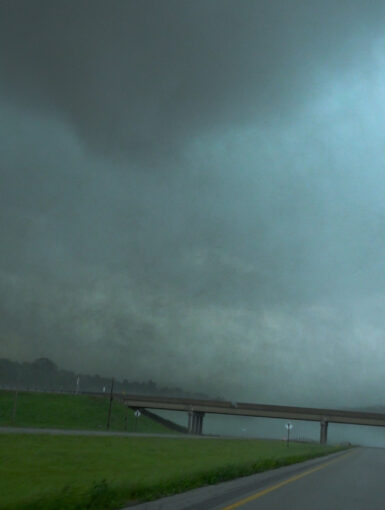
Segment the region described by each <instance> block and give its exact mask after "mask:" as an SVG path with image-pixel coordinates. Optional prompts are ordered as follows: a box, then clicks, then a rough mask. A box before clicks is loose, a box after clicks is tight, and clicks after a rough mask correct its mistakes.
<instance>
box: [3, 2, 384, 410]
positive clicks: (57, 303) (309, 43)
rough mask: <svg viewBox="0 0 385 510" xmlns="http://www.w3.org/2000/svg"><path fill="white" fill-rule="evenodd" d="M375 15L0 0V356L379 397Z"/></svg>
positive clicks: (235, 387) (340, 396) (279, 390)
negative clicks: (44, 358)
mask: <svg viewBox="0 0 385 510" xmlns="http://www.w3.org/2000/svg"><path fill="white" fill-rule="evenodd" d="M384 23H385V3H384V2H383V1H373V2H370V3H369V2H368V3H366V2H358V1H339V2H331V1H329V0H327V1H323V2H314V1H309V2H302V1H292V2H287V1H282V0H280V1H274V2H272V1H270V0H269V1H268V0H264V1H261V0H260V1H247V0H241V1H239V0H237V1H235V0H234V1H227V0H221V1H215V0H210V1H207V0H204V1H199V0H194V1H190V0H184V1H180V0H177V1H170V0H165V1H162V2H158V1H150V0H148V1H147V0H145V1H143V0H141V1H104V2H100V1H96V0H93V1H86V0H84V1H81V2H79V1H66V2H52V0H49V1H38V0H36V1H34V2H31V1H25V2H23V1H18V0H11V1H7V0H3V1H2V2H1V6H0V66H1V71H0V108H1V116H0V131H1V137H0V140H1V141H0V143H1V152H0V158H1V167H0V168H1V184H0V193H1V200H0V208H1V209H0V211H1V212H0V229H1V250H0V357H8V358H11V359H14V360H19V361H22V360H33V359H35V358H37V357H39V356H47V357H49V358H51V359H53V360H54V361H55V362H56V363H57V364H58V365H60V366H63V367H66V368H69V369H71V370H75V371H83V372H84V373H100V374H101V375H104V376H110V375H114V376H115V377H118V378H127V379H129V380H130V379H136V380H148V379H152V380H154V381H156V382H157V383H158V384H160V385H171V386H180V387H182V388H184V389H185V390H187V391H201V392H205V393H206V394H208V395H211V396H216V395H220V396H222V397H224V398H228V399H235V400H239V401H242V400H243V401H251V402H266V403H272V404H274V403H275V404H288V405H314V406H330V407H337V406H339V407H368V406H378V405H384V402H385V400H384V396H383V391H384V363H385V342H384V328H385V199H384V197H385V172H384V169H385V150H384V147H385V125H384V119H385V94H384V91H385V32H384Z"/></svg>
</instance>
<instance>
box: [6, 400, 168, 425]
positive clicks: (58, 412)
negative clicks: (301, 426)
mask: <svg viewBox="0 0 385 510" xmlns="http://www.w3.org/2000/svg"><path fill="white" fill-rule="evenodd" d="M108 405H109V399H108V398H107V397H106V398H103V397H89V396H85V395H53V394H49V393H23V392H20V393H18V395H17V400H16V406H15V393H13V392H7V391H0V426H15V427H37V428H58V429H73V430H76V429H79V430H80V429H83V430H84V429H85V430H106V425H107V413H108ZM110 430H113V431H125V430H127V431H128V432H133V431H137V432H149V433H163V432H165V433H170V432H171V431H170V429H168V428H166V427H164V426H163V425H161V424H159V423H157V422H154V421H153V420H151V419H149V418H147V417H146V416H143V415H142V416H141V417H140V418H139V419H136V418H135V416H134V413H133V411H132V410H131V409H127V408H126V407H125V406H124V405H123V404H121V403H120V402H117V401H113V405H112V413H111V425H110Z"/></svg>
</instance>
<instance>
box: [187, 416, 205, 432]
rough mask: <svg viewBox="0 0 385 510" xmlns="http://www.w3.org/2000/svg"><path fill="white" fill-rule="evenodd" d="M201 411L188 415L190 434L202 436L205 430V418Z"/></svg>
mask: <svg viewBox="0 0 385 510" xmlns="http://www.w3.org/2000/svg"><path fill="white" fill-rule="evenodd" d="M204 415H205V413H203V412H201V411H190V412H189V413H188V427H187V429H188V433H189V434H195V435H198V436H200V435H201V434H202V428H203V416H204Z"/></svg>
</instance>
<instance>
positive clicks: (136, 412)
mask: <svg viewBox="0 0 385 510" xmlns="http://www.w3.org/2000/svg"><path fill="white" fill-rule="evenodd" d="M141 414H142V413H141V412H140V411H139V409H137V410H136V411H135V413H134V416H135V432H137V431H138V418H139V416H140V415H141Z"/></svg>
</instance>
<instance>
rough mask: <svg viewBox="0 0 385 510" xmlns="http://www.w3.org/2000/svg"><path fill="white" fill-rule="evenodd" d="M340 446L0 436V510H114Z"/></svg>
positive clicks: (287, 462)
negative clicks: (287, 445)
mask: <svg viewBox="0 0 385 510" xmlns="http://www.w3.org/2000/svg"><path fill="white" fill-rule="evenodd" d="M339 449H341V448H338V447H332V446H321V445H318V444H303V443H292V444H291V445H290V447H289V448H287V447H286V444H285V443H284V442H281V441H266V440H244V439H243V440H239V439H234V440H233V439H232V440H224V439H202V440H200V439H184V438H183V439H182V438H181V439H172V438H151V437H111V436H109V437H95V436H94V437H91V436H51V435H44V434H42V435H27V434H22V435H17V436H16V435H13V434H2V435H0V452H1V453H0V456H1V462H0V508H1V509H2V510H84V509H90V510H91V509H92V510H102V509H103V510H113V509H117V508H122V507H124V506H125V505H128V504H129V503H132V502H133V501H146V500H151V499H156V498H159V497H161V496H165V495H170V494H176V493H179V492H183V491H186V490H188V489H192V488H196V487H200V486H203V485H208V484H213V483H218V482H221V481H225V480H230V479H232V478H236V477H239V476H246V475H249V474H252V473H256V472H260V471H265V470H266V469H273V468H277V467H280V466H283V465H288V464H292V463H294V462H300V461H302V460H306V459H309V458H314V457H317V456H320V455H326V454H328V453H332V452H336V451H338V450H339Z"/></svg>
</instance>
